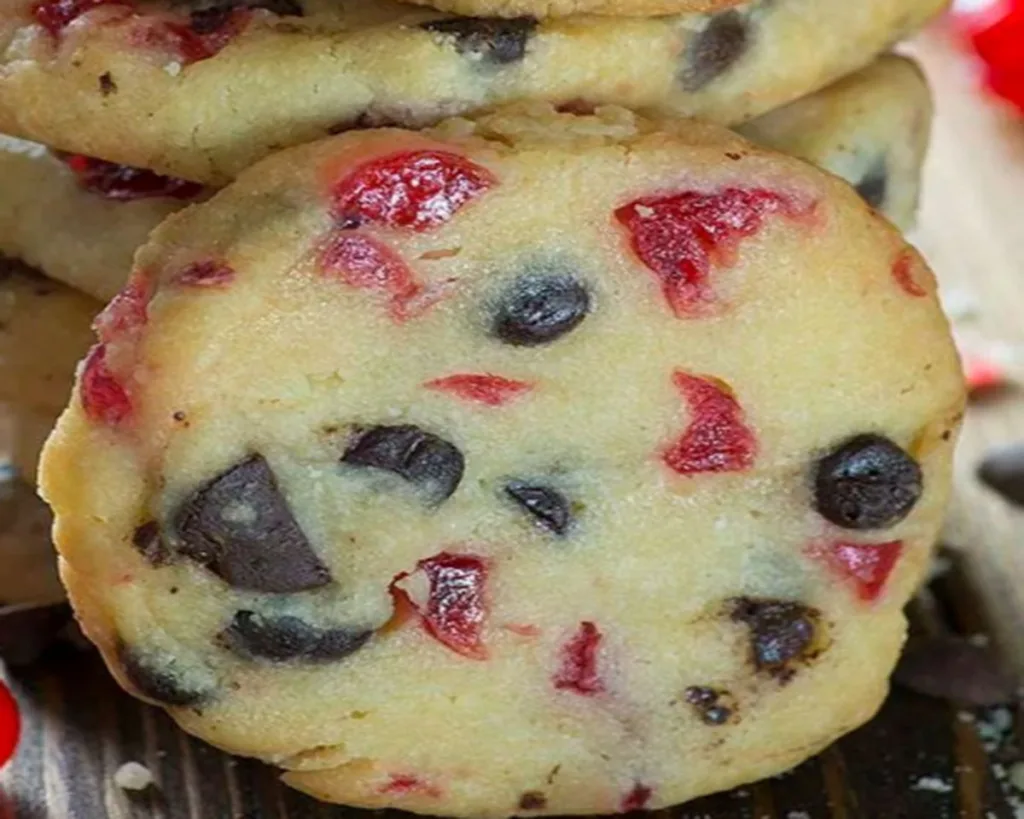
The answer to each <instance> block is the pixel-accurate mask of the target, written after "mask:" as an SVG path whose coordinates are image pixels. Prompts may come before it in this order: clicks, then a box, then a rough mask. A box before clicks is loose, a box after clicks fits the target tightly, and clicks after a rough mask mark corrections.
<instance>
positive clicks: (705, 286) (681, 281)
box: [615, 188, 813, 318]
mask: <svg viewBox="0 0 1024 819" xmlns="http://www.w3.org/2000/svg"><path fill="white" fill-rule="evenodd" d="M812 211H813V207H811V208H808V207H806V206H801V205H799V204H798V203H797V202H795V201H793V200H792V199H790V198H787V197H785V196H783V195H782V194H780V193H776V192H775V191H770V190H765V189H763V188H753V189H750V190H747V189H743V188H725V189H724V190H721V191H717V192H715V193H705V192H701V191H686V192H684V193H677V194H673V195H671V196H650V197H645V198H643V199H638V200H636V201H635V202H630V203H629V204H628V205H624V206H622V207H620V208H618V209H617V210H616V211H615V219H616V220H617V221H618V222H619V223H620V224H621V225H623V226H624V227H625V228H626V229H627V230H628V231H629V241H630V246H631V247H632V249H633V252H634V253H636V255H637V256H638V257H639V259H640V261H642V262H643V263H644V264H645V265H646V266H647V267H648V268H650V269H651V270H652V271H653V272H654V274H655V276H657V278H658V280H659V281H660V282H661V292H662V294H663V295H664V297H665V301H667V302H668V305H669V307H670V308H671V309H672V312H673V313H674V314H675V315H676V316H677V317H678V318H699V317H702V316H709V315H714V314H715V313H716V312H718V311H719V305H718V304H717V299H716V296H715V293H714V290H713V289H712V287H711V285H710V282H709V278H710V276H711V271H712V268H714V267H730V266H732V265H733V264H734V263H735V259H736V251H737V248H738V247H739V244H740V241H741V240H742V239H745V238H748V237H750V236H753V235H754V234H755V233H757V231H758V230H760V229H761V225H762V223H763V222H764V220H765V219H766V218H767V217H768V216H769V215H772V214H782V215H784V216H787V217H789V218H790V219H797V218H801V217H806V216H808V215H809V214H810V213H811V212H812Z"/></svg>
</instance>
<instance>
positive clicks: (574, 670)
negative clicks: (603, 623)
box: [554, 622, 605, 697]
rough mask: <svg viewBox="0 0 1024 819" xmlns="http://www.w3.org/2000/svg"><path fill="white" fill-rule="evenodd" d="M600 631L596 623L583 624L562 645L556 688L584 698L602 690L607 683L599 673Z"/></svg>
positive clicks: (555, 678) (555, 679)
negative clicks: (560, 664)
mask: <svg viewBox="0 0 1024 819" xmlns="http://www.w3.org/2000/svg"><path fill="white" fill-rule="evenodd" d="M601 638H602V635H601V632H600V631H598V630H597V626H596V625H595V624H594V623H588V622H584V623H580V627H579V630H578V631H577V632H576V634H575V635H574V636H573V638H572V639H571V640H569V642H568V643H566V644H565V645H564V646H562V666H561V668H559V670H558V673H557V674H555V677H554V684H555V688H557V689H559V690H563V691H572V692H574V693H576V694H580V695H581V696H584V697H592V696H594V695H595V694H600V693H602V692H603V691H604V690H605V688H604V682H603V681H602V680H601V677H600V675H599V674H598V672H597V652H598V649H599V648H600V646H601Z"/></svg>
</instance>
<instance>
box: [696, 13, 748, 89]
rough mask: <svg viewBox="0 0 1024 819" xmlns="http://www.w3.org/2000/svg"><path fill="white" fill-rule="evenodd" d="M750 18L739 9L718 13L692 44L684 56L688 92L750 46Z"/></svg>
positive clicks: (727, 66) (717, 74)
mask: <svg viewBox="0 0 1024 819" xmlns="http://www.w3.org/2000/svg"><path fill="white" fill-rule="evenodd" d="M752 40H753V37H752V35H751V31H750V23H749V21H748V20H747V19H746V18H745V17H744V16H743V15H742V14H740V13H739V12H736V11H725V12H722V13H721V14H717V15H715V16H714V17H713V18H712V20H711V22H710V23H708V25H707V27H706V28H705V29H704V30H703V31H702V32H700V34H698V35H697V36H696V38H695V39H694V40H693V42H691V43H690V45H689V46H688V47H687V49H686V54H685V55H684V60H685V63H684V66H683V70H682V72H681V74H680V82H681V83H682V86H683V88H684V89H686V90H687V91H699V90H701V89H702V88H704V86H706V85H708V84H709V83H711V81H712V80H716V79H718V78H719V77H720V76H722V75H723V74H725V73H726V72H727V71H728V70H729V69H730V68H732V67H733V65H735V64H736V63H737V62H738V61H739V59H740V58H741V57H742V56H743V55H744V54H745V53H746V52H747V50H748V49H749V48H750V44H751V41H752Z"/></svg>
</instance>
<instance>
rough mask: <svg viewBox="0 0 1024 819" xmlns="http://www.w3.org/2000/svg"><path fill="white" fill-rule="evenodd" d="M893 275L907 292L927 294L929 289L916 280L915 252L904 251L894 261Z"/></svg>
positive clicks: (915, 294)
mask: <svg viewBox="0 0 1024 819" xmlns="http://www.w3.org/2000/svg"><path fill="white" fill-rule="evenodd" d="M892 277H893V278H894V279H895V280H896V284H898V285H899V286H900V287H901V288H902V289H903V291H904V292H905V293H907V294H908V295H911V296H917V297H920V296H927V295H928V291H927V290H925V289H924V288H923V287H921V285H919V284H918V283H917V282H916V281H914V254H913V253H911V252H910V251H909V250H905V251H903V252H902V253H901V254H900V255H899V256H897V257H896V261H895V262H893V263H892Z"/></svg>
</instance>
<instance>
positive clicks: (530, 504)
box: [505, 481, 573, 535]
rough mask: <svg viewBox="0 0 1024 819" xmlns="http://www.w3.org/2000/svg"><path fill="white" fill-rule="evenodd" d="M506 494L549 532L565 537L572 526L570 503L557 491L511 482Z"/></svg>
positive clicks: (538, 485)
mask: <svg viewBox="0 0 1024 819" xmlns="http://www.w3.org/2000/svg"><path fill="white" fill-rule="evenodd" d="M505 494H507V495H508V496H509V497H510V498H512V500H514V501H515V502H516V503H517V504H518V505H519V506H521V507H522V508H523V509H525V510H526V511H527V512H529V513H530V514H531V515H532V516H533V518H534V520H535V521H536V522H537V524H538V525H539V526H542V527H544V528H545V529H547V530H548V531H549V532H554V533H555V534H556V535H564V534H565V533H566V532H567V531H568V530H569V527H570V526H571V525H572V522H573V520H572V511H571V509H570V508H569V501H568V499H567V498H566V497H565V495H563V494H562V493H561V492H559V491H558V490H557V489H554V488H552V487H550V486H544V485H543V484H537V483H528V482H526V481H509V482H508V483H507V484H505Z"/></svg>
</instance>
